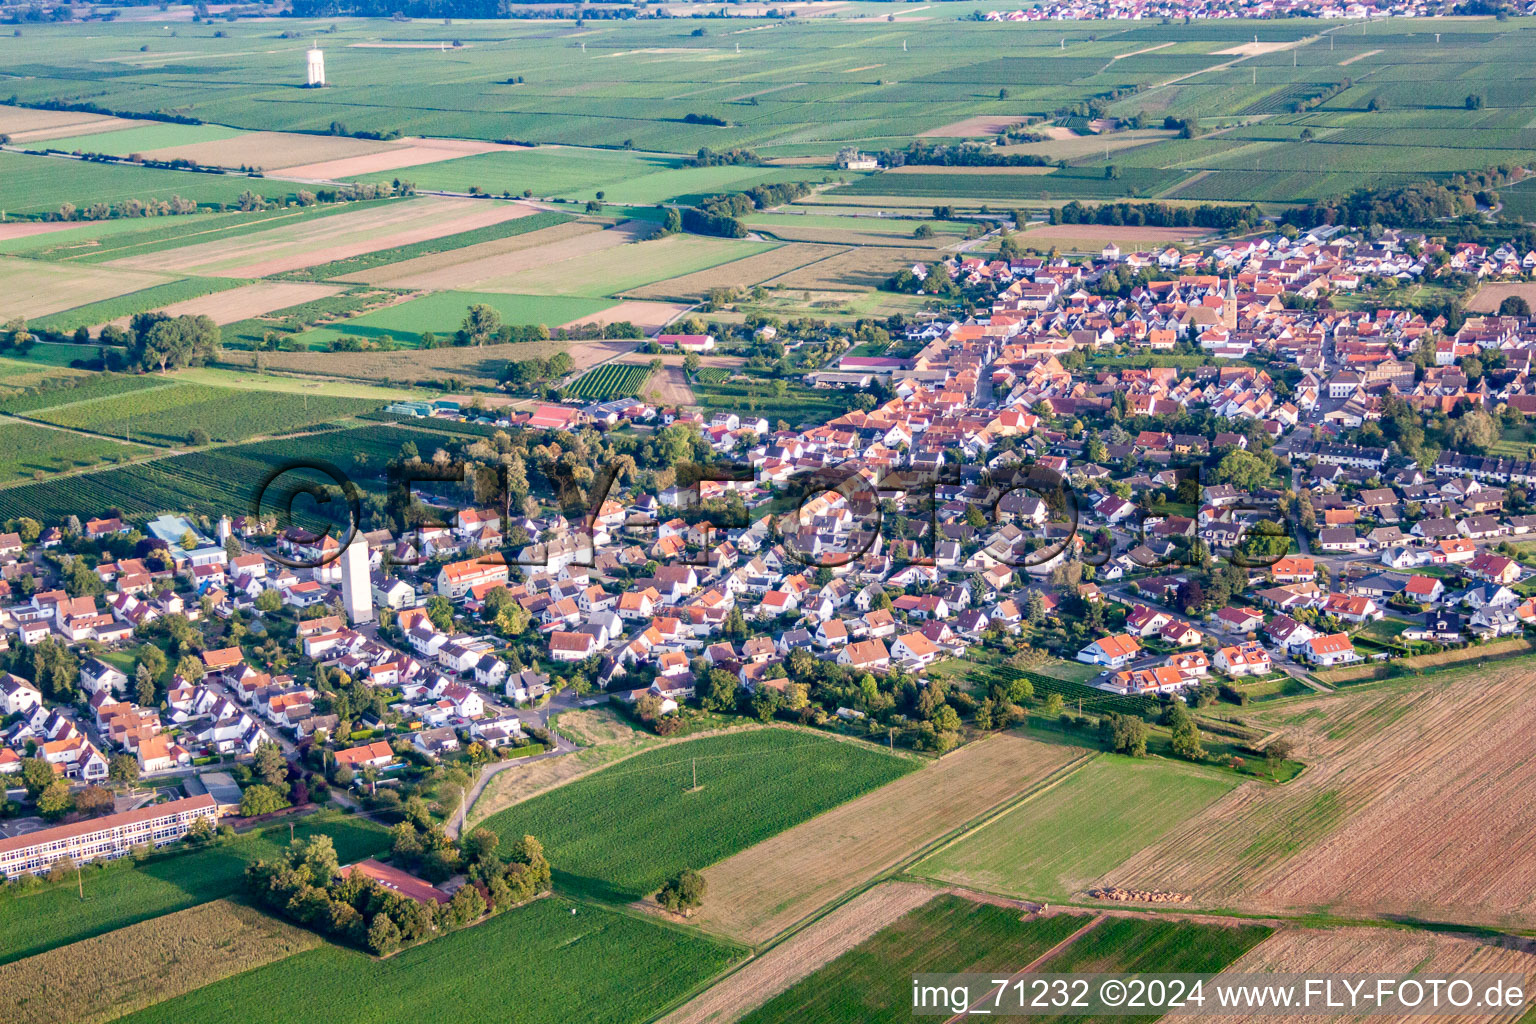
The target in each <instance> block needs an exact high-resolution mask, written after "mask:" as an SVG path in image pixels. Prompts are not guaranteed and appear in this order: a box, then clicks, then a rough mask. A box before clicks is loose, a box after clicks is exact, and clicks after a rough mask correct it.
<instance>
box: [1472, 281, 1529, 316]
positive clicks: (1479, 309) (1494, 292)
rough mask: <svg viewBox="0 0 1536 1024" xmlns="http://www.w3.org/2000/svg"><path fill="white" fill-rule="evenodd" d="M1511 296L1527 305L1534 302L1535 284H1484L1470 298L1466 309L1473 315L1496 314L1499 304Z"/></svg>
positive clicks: (1526, 282)
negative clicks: (1516, 297)
mask: <svg viewBox="0 0 1536 1024" xmlns="http://www.w3.org/2000/svg"><path fill="white" fill-rule="evenodd" d="M1511 295H1515V296H1518V297H1520V298H1522V299H1524V300H1525V301H1526V304H1527V305H1529V304H1530V303H1532V302H1536V282H1530V281H1521V282H1497V283H1493V284H1485V285H1483V286H1482V287H1481V288H1479V289H1478V290H1477V294H1476V295H1474V296H1472V300H1471V301H1470V302H1468V303H1467V309H1468V310H1469V311H1471V312H1473V313H1497V312H1498V310H1499V303H1501V302H1503V301H1504V300H1505V299H1507V298H1509V297H1510V296H1511Z"/></svg>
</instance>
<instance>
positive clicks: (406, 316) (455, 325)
mask: <svg viewBox="0 0 1536 1024" xmlns="http://www.w3.org/2000/svg"><path fill="white" fill-rule="evenodd" d="M477 303H483V304H485V305H487V306H490V307H491V308H492V309H494V310H496V312H497V313H499V314H500V315H501V319H502V322H503V323H507V324H516V325H524V324H544V325H545V326H546V327H549V328H551V329H553V328H555V327H558V326H559V325H561V324H564V323H569V322H570V321H572V320H579V319H581V318H582V317H585V316H591V315H592V314H593V313H597V312H600V311H602V310H604V309H607V308H608V307H609V306H612V305H614V302H613V300H612V299H595V298H583V297H580V296H566V295H504V294H502V293H500V292H434V293H432V294H431V295H424V296H422V297H421V298H419V299H412V300H411V301H409V302H402V303H401V304H400V305H398V306H390V307H388V308H387V309H381V310H378V311H377V312H373V313H365V314H364V315H362V316H360V317H356V318H355V319H352V320H344V321H342V322H340V323H336V324H331V325H329V326H326V327H320V328H316V329H315V330H312V331H306V332H305V333H304V334H302V335H300V340H301V341H302V342H304V343H305V344H307V345H308V346H309V347H310V348H324V347H325V346H326V345H327V344H329V343H330V342H331V341H333V340H335V339H336V338H340V337H344V336H347V335H351V336H353V337H358V338H363V339H366V340H368V341H378V340H380V339H382V338H386V337H387V338H391V339H393V340H394V341H395V342H396V343H398V344H404V345H410V346H414V345H419V344H420V343H421V336H422V335H423V334H425V333H427V332H429V331H430V332H431V333H432V334H435V335H437V337H438V338H439V339H441V340H444V341H451V340H452V337H453V334H454V332H455V331H457V330H458V329H459V327H460V325H461V324H463V323H464V314H465V313H466V312H468V310H469V307H470V306H472V305H475V304H477Z"/></svg>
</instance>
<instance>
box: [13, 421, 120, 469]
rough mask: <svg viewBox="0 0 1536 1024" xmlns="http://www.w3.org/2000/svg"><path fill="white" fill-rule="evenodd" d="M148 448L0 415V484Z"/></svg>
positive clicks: (91, 463) (91, 464)
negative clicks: (23, 421) (84, 435)
mask: <svg viewBox="0 0 1536 1024" xmlns="http://www.w3.org/2000/svg"><path fill="white" fill-rule="evenodd" d="M148 451H149V449H148V448H141V447H139V446H138V445H130V444H120V443H118V442H116V441H108V440H106V439H105V438H99V437H83V436H81V435H80V434H71V433H70V432H69V431H67V430H51V429H49V428H48V427H39V426H35V425H33V424H31V423H20V422H18V421H16V420H13V419H8V418H0V484H5V483H10V482H11V481H13V480H23V479H29V478H31V477H33V476H36V475H38V474H48V473H57V472H60V471H62V470H66V469H76V468H78V467H80V466H94V465H96V464H97V463H98V462H105V461H107V460H109V459H118V458H122V457H124V456H127V457H132V456H135V455H144V454H146V453H147V452H148Z"/></svg>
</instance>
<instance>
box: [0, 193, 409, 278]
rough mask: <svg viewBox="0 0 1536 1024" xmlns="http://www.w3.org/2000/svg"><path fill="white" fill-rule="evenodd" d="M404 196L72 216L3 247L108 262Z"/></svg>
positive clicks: (56, 257)
mask: <svg viewBox="0 0 1536 1024" xmlns="http://www.w3.org/2000/svg"><path fill="white" fill-rule="evenodd" d="M395 202H400V200H398V199H376V200H369V201H367V202H366V203H364V202H356V203H326V204H324V205H317V206H296V207H281V208H276V209H271V210H251V211H248V212H241V211H239V210H231V211H228V212H214V211H211V210H203V211H199V212H198V213H196V214H184V215H181V216H176V217H150V218H140V217H119V218H117V219H115V220H93V221H69V222H58V223H54V224H44V223H42V222H36V221H34V222H31V224H33V225H36V226H39V227H54V228H58V229H59V230H58V231H52V232H48V233H47V234H44V235H33V236H30V237H25V238H14V239H10V240H8V241H6V242H4V243H0V250H3V251H5V252H10V253H15V254H17V255H22V256H31V257H34V258H37V259H45V260H59V261H61V262H63V261H77V260H78V261H79V262H81V263H104V262H106V261H108V260H115V259H124V258H127V257H129V256H139V255H144V254H146V253H151V252H159V251H161V250H164V249H175V248H179V247H180V246H183V245H194V244H196V243H199V242H211V241H214V240H216V239H220V238H230V237H234V236H236V235H243V234H246V233H248V232H250V231H253V230H259V228H258V225H263V226H266V227H275V226H277V225H279V224H299V223H302V222H305V221H312V220H320V219H323V218H325V217H334V216H336V215H338V214H344V213H351V212H353V211H356V210H358V209H362V208H367V207H377V206H386V205H388V204H390V203H395Z"/></svg>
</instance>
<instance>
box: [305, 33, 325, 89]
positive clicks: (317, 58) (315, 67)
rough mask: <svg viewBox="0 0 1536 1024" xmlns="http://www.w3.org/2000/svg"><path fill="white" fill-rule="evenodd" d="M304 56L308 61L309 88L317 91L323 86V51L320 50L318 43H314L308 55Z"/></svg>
mask: <svg viewBox="0 0 1536 1024" xmlns="http://www.w3.org/2000/svg"><path fill="white" fill-rule="evenodd" d="M305 56H306V57H307V58H308V61H309V63H308V70H309V87H310V88H311V89H318V88H319V87H320V86H322V85H324V84H325V51H324V50H321V49H320V44H319V43H316V44H315V45H314V46H312V47H310V49H309V53H307V54H306V55H305Z"/></svg>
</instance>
